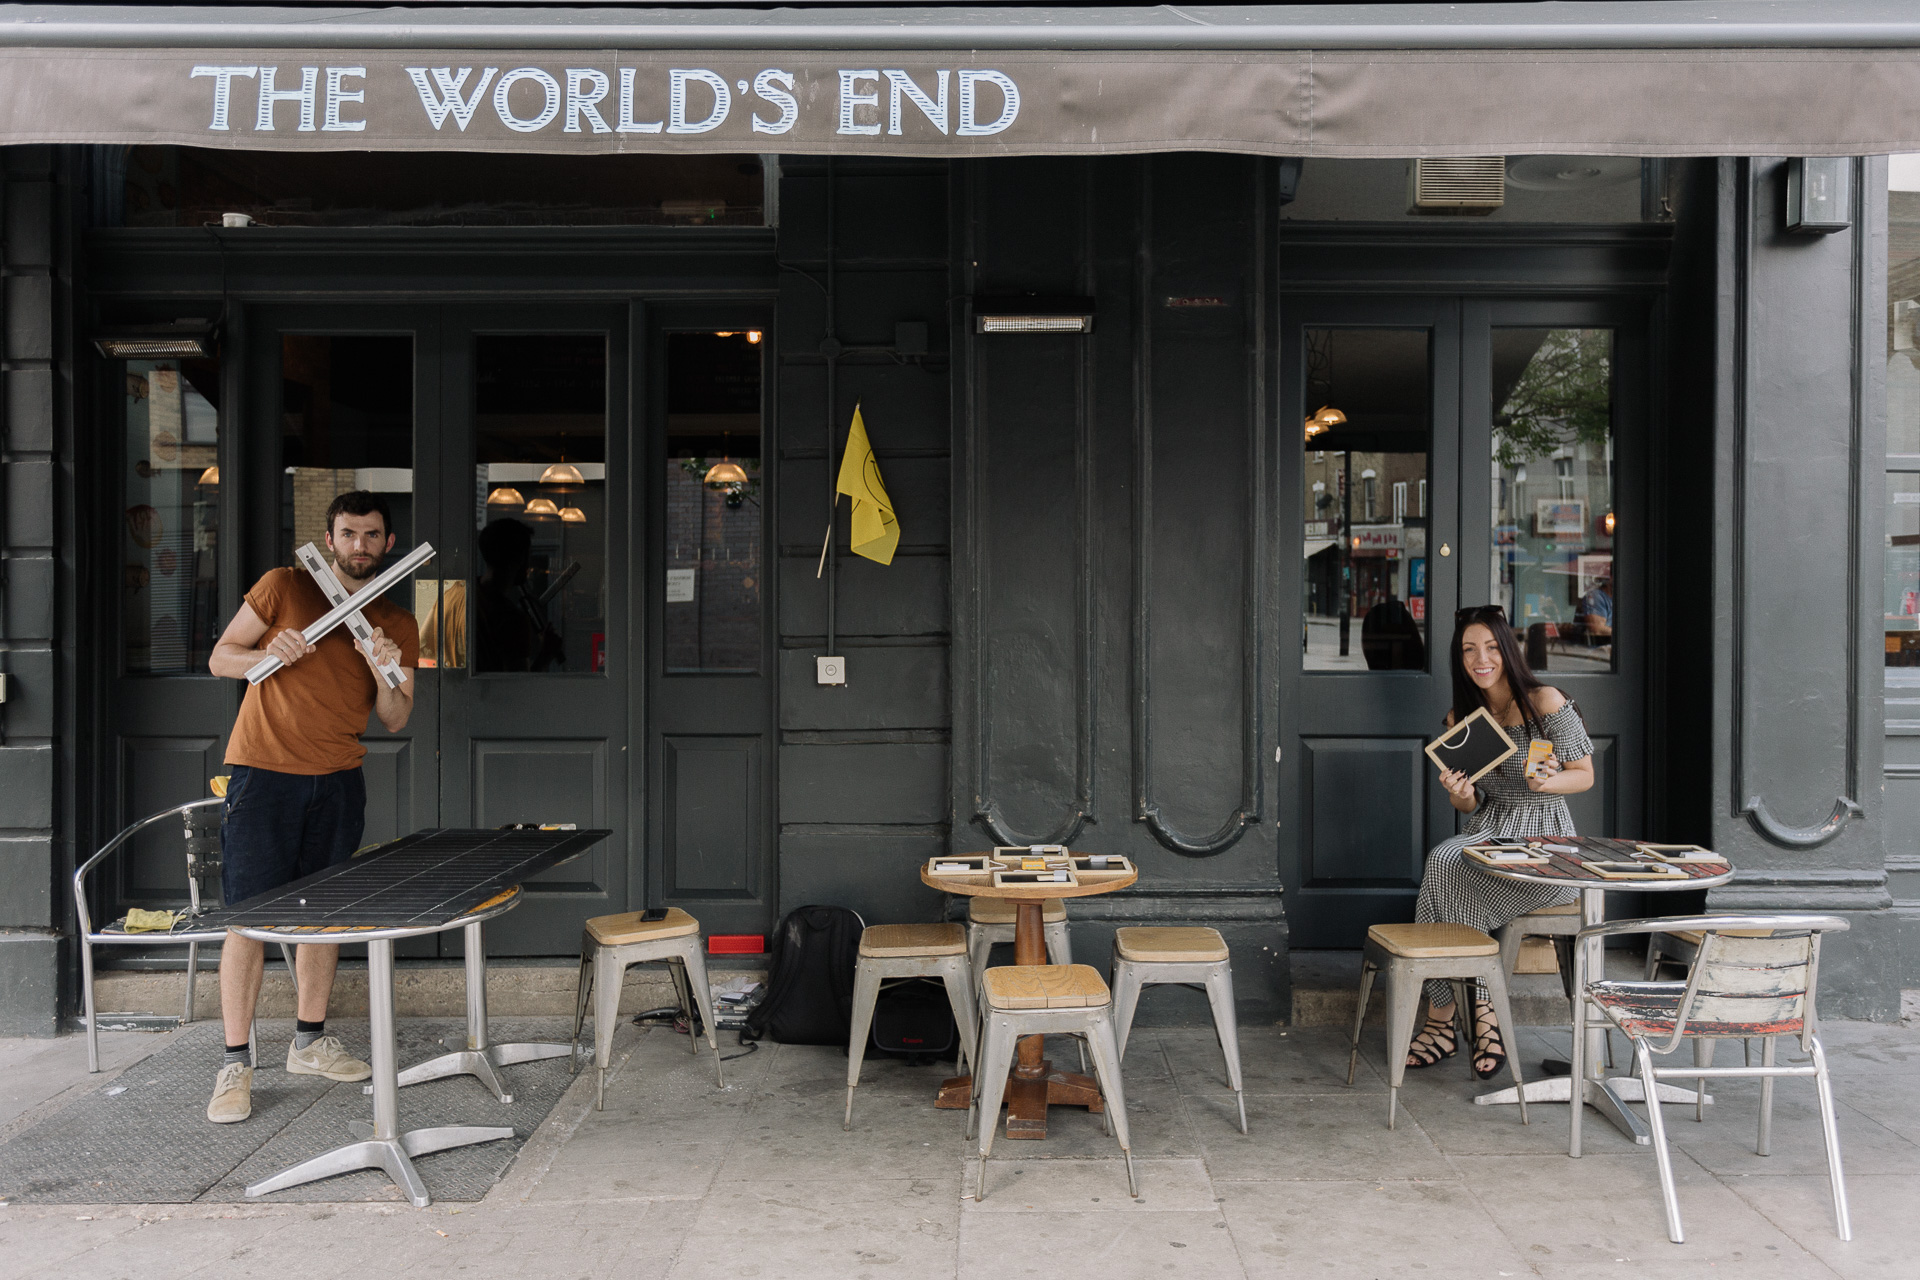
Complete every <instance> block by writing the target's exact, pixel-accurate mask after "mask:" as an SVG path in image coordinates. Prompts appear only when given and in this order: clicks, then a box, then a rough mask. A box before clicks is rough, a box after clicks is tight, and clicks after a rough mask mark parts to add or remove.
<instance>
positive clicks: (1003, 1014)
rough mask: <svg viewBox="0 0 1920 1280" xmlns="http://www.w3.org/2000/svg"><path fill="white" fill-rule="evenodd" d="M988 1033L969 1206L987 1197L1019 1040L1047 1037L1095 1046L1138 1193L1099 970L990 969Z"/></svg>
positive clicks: (978, 1076)
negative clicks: (976, 1170) (1071, 1037)
mask: <svg viewBox="0 0 1920 1280" xmlns="http://www.w3.org/2000/svg"><path fill="white" fill-rule="evenodd" d="M985 995H986V1000H985V1015H986V1016H985V1018H984V1022H985V1024H986V1034H985V1035H984V1036H983V1037H982V1039H981V1043H980V1058H979V1061H978V1062H977V1063H976V1064H975V1067H974V1072H973V1091H972V1093H973V1096H972V1107H971V1108H970V1109H972V1110H976V1111H977V1114H978V1123H979V1125H980V1185H979V1188H978V1190H977V1191H976V1192H975V1193H974V1200H975V1201H976V1202H977V1201H981V1200H985V1199H986V1198H987V1156H988V1155H990V1154H991V1153H992V1151H993V1136H994V1133H995V1131H997V1130H998V1129H999V1128H1000V1101H1001V1098H1002V1097H1004V1096H1005V1094H1006V1090H1007V1072H1008V1071H1009V1070H1011V1069H1012V1067H1013V1053H1014V1047H1015V1046H1016V1045H1017V1044H1018V1043H1019V1041H1020V1037H1022V1036H1037V1035H1044V1034H1046V1033H1047V1032H1049V1031H1054V1032H1062V1031H1064V1032H1071V1033H1073V1034H1075V1035H1079V1036H1084V1037H1085V1038H1086V1041H1087V1043H1088V1044H1089V1045H1091V1046H1092V1047H1093V1066H1094V1073H1095V1074H1096V1075H1097V1076H1098V1077H1099V1080H1100V1092H1101V1094H1102V1095H1104V1097H1105V1100H1106V1110H1107V1114H1108V1117H1109V1119H1110V1120H1111V1121H1112V1124H1113V1131H1114V1134H1115V1136H1116V1137H1118V1138H1119V1140H1120V1154H1121V1155H1122V1156H1124V1157H1125V1158H1126V1162H1127V1194H1129V1195H1133V1196H1137V1195H1139V1194H1140V1184H1139V1182H1138V1181H1137V1180H1136V1179H1135V1178H1134V1174H1133V1143H1132V1142H1131V1140H1130V1139H1129V1138H1128V1136H1127V1100H1126V1095H1125V1093H1124V1092H1123V1091H1122V1089H1121V1085H1120V1045H1119V1042H1118V1041H1117V1040H1115V1039H1114V1034H1113V1013H1112V1009H1113V994H1112V993H1111V992H1110V991H1108V990H1107V984H1106V983H1105V982H1103V981H1102V980H1101V978H1100V973H1099V971H1098V970H1096V969H1094V968H1093V967H1092V966H1090V965H1084V964H1067V965H1060V964H1036V965H1003V966H1001V967H1000V968H997V969H989V970H987V978H986V988H985Z"/></svg>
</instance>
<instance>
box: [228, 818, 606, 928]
mask: <svg viewBox="0 0 1920 1280" xmlns="http://www.w3.org/2000/svg"><path fill="white" fill-rule="evenodd" d="M612 834H613V833H612V832H611V831H601V830H593V831H488V830H465V829H460V828H447V829H441V830H433V831H421V832H417V833H415V834H413V835H410V836H402V837H401V838H400V839H398V840H394V841H391V842H389V843H387V844H384V845H382V846H380V847H379V848H377V849H374V850H372V851H370V852H368V853H365V854H362V855H360V856H359V857H357V858H354V859H352V860H351V861H349V862H342V863H340V864H339V865H337V866H332V867H328V868H327V869H326V870H324V871H317V872H315V873H314V874H313V875H310V876H306V877H304V878H303V879H300V880H296V881H294V882H293V883H292V884H289V885H283V886H282V887H280V888H278V889H271V890H269V891H267V892H266V893H262V894H257V895H255V896H254V897H251V898H248V899H247V900H246V901H245V902H240V903H235V904H234V905H232V906H228V907H223V908H221V909H220V910H218V911H210V912H208V913H207V914H206V915H204V916H201V917H199V919H198V920H197V921H196V922H195V923H196V926H197V927H200V928H207V929H223V928H228V927H230V926H235V925H240V926H246V927H250V928H276V927H285V926H302V925H306V926H312V927H315V928H327V927H335V928H363V929H364V928H372V927H383V928H403V927H410V926H416V925H419V926H429V925H437V924H445V923H446V922H447V921H449V920H452V919H455V918H457V917H459V916H462V915H465V914H466V913H467V912H469V911H471V910H473V909H474V908H475V907H477V906H479V905H480V904H481V903H482V902H484V901H486V900H487V899H488V898H490V897H492V896H493V895H494V894H497V893H499V892H500V891H501V890H503V889H509V888H512V887H513V886H514V885H517V884H523V883H525V882H526V881H527V880H530V879H532V878H533V877H534V876H537V875H539V874H540V873H541V872H542V871H546V870H548V869H550V868H552V867H556V866H558V865H560V864H561V863H563V862H566V861H567V860H568V859H570V858H574V857H577V856H579V855H580V854H582V853H584V852H586V851H587V850H588V849H590V848H592V847H593V846H594V845H596V844H598V843H600V841H602V840H604V839H606V838H607V837H608V836H610V835H612Z"/></svg>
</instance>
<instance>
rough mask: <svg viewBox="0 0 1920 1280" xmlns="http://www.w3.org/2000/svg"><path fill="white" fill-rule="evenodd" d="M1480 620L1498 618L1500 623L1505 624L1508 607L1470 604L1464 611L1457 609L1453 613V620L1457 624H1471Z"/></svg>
mask: <svg viewBox="0 0 1920 1280" xmlns="http://www.w3.org/2000/svg"><path fill="white" fill-rule="evenodd" d="M1480 618H1498V619H1500V621H1502V622H1505V621H1506V620H1507V610H1506V606H1504V605H1497V604H1470V605H1468V606H1467V607H1466V608H1464V609H1456V610H1454V612H1453V620H1454V621H1455V622H1470V621H1473V620H1475V619H1480Z"/></svg>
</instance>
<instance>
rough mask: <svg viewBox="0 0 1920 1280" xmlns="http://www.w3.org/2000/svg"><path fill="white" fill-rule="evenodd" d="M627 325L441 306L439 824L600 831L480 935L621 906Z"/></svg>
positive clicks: (519, 940)
mask: <svg viewBox="0 0 1920 1280" xmlns="http://www.w3.org/2000/svg"><path fill="white" fill-rule="evenodd" d="M627 333H628V330H627V325H626V312H625V310H624V308H620V307H611V306H572V305H569V306H551V307H538V306H515V307H512V308H500V309H490V308H471V309H467V308H462V309H455V308H446V309H445V310H444V311H443V313H442V326H441V357H440V378H441V386H442V390H443V395H444V403H445V406H446V409H445V416H444V429H443V431H442V433H441V434H442V440H443V449H442V455H441V471H440V474H439V484H440V487H441V489H442V491H443V492H444V493H446V494H447V495H448V500H447V502H446V503H445V505H444V507H443V509H442V514H441V523H440V537H439V539H438V540H437V542H436V545H437V546H438V547H439V548H440V556H439V558H438V559H437V560H436V561H435V564H436V566H437V582H436V583H435V584H434V586H433V587H432V588H427V589H426V590H425V592H424V593H423V594H428V595H432V596H434V597H435V598H434V601H433V608H432V616H431V619H430V625H429V626H428V627H427V628H425V629H423V636H424V637H425V643H426V644H427V645H428V646H430V647H431V648H432V650H433V652H434V654H435V657H436V661H437V664H438V665H437V667H436V679H437V682H438V684H439V687H440V690H441V703H440V706H441V713H440V715H441V719H440V733H441V740H440V768H439V781H440V820H441V825H444V826H472V827H497V826H501V825H504V824H507V823H514V822H529V823H572V824H575V825H577V826H580V827H607V828H611V829H612V830H613V832H614V834H613V835H612V836H611V837H610V838H608V839H607V840H605V841H603V842H602V843H601V844H599V845H597V846H595V847H594V849H592V850H591V851H590V852H588V853H587V854H585V855H583V856H581V857H580V858H577V859H575V860H574V861H572V862H570V863H567V864H566V865H564V866H560V867H556V868H554V869H553V870H552V871H549V872H547V873H545V874H544V875H542V876H539V877H537V878H536V879H535V880H533V881H531V882H529V884H528V885H527V886H526V888H527V895H528V896H527V900H526V901H525V902H524V903H523V905H522V906H520V907H519V908H518V909H517V910H515V911H513V912H510V913H509V914H508V915H506V916H503V917H502V918H501V919H500V920H499V921H498V922H497V923H496V924H494V925H492V926H490V927H489V929H488V936H487V945H488V949H489V950H490V951H492V952H494V953H495V954H500V955H564V954H567V953H569V952H572V951H574V950H575V949H577V948H578V946H579V939H580V926H581V922H582V921H583V920H585V919H586V918H587V917H589V916H594V915H602V914H605V913H608V912H613V911H625V910H628V909H630V904H629V883H630V876H629V865H628V864H629V839H628V835H629V830H630V827H629V821H628V814H629V809H630V804H629V779H630V772H629V770H630V765H629V762H628V750H627V747H628V743H629V741H630V735H631V733H632V732H633V728H632V726H633V724H634V722H635V720H636V719H637V716H638V710H637V708H635V707H634V705H633V700H632V698H631V697H630V690H631V689H632V688H633V687H634V685H633V674H632V667H633V664H634V656H633V655H634V653H635V652H636V649H635V647H634V645H633V634H632V632H631V630H630V624H629V620H628V619H629V597H628V577H629V568H628V555H627V547H628V543H629V538H630V526H629V514H628V513H629V512H630V511H631V510H632V509H633V507H634V503H633V502H632V501H631V495H630V494H629V493H628V492H627V485H628V483H629V481H628V476H629V466H628V454H627V441H628V438H629V433H628V431H627V429H626V424H627V368H628V361H627ZM445 936H446V937H447V942H446V943H445V944H443V946H444V947H445V949H447V950H449V951H454V950H457V948H458V945H459V938H458V937H457V936H453V935H445Z"/></svg>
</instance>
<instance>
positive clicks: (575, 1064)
mask: <svg viewBox="0 0 1920 1280" xmlns="http://www.w3.org/2000/svg"><path fill="white" fill-rule="evenodd" d="M643 914H645V913H644V912H640V911H629V912H626V913H625V914H623V915H617V916H595V917H594V918H593V919H591V920H589V921H587V928H586V932H585V934H583V935H582V936H581V939H580V986H579V994H578V997H577V998H576V999H575V1001H574V1011H573V1056H572V1058H571V1059H570V1060H569V1062H568V1071H569V1074H574V1073H577V1072H578V1071H579V1070H580V1024H581V1022H582V1020H583V1019H585V1017H586V1015H587V997H588V995H590V994H591V995H592V996H593V997H594V1001H593V1065H594V1067H595V1068H596V1069H597V1070H598V1071H599V1073H600V1078H599V1080H597V1081H596V1082H595V1084H594V1088H593V1109H594V1110H595V1111H601V1110H605V1107H606V1093H607V1067H608V1065H609V1061H610V1059H611V1058H612V1057H613V1028H614V1026H615V1025H616V1024H617V1023H618V1022H619V1020H620V984H621V981H622V979H623V978H624V977H625V975H626V972H627V967H628V966H629V965H636V964H645V963H647V962H648V961H651V960H664V961H666V962H667V964H668V966H669V967H670V968H671V969H672V971H673V985H674V989H675V990H676V991H677V992H678V993H679V995H680V1004H681V1007H682V1008H683V1009H685V1010H686V1012H687V1050H688V1052H690V1053H698V1052H699V1051H700V1046H699V1044H698V1043H696V1041H695V1039H694V1032H693V1018H694V1014H695V1013H696V1012H697V1013H698V1014H699V1016H700V1022H701V1023H702V1025H704V1026H705V1027H706V1029H707V1043H708V1044H709V1045H711V1046H713V1078H714V1080H715V1082H717V1083H719V1084H721V1085H724V1084H725V1083H726V1081H725V1080H723V1079H722V1078H721V1074H720V1038H719V1036H718V1035H717V1034H716V1033H715V1031H714V1028H713V1010H712V1008H711V1007H710V1006H709V1005H708V1004H706V1003H705V1002H706V1001H708V1000H711V999H712V992H711V989H710V988H709V987H708V985H707V961H706V957H705V956H703V955H701V953H700V922H699V921H698V920H695V919H694V918H693V917H692V916H690V915H688V914H687V913H686V912H684V911H682V910H681V909H680V908H678V907H668V908H667V917H666V919H664V920H651V921H647V920H642V919H641V918H640V917H641V916H642V915H643ZM689 978H691V980H692V986H691V989H689V985H688V980H689ZM696 1006H697V1008H696Z"/></svg>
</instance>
